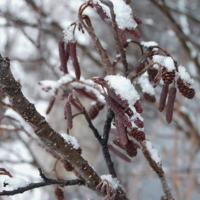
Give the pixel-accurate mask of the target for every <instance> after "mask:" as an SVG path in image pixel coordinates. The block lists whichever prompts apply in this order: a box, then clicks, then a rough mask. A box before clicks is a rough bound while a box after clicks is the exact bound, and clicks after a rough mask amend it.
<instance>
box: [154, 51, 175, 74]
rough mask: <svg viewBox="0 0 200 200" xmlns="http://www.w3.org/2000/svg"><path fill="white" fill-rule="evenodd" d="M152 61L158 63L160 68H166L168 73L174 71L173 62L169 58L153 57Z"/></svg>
mask: <svg viewBox="0 0 200 200" xmlns="http://www.w3.org/2000/svg"><path fill="white" fill-rule="evenodd" d="M153 61H154V62H158V63H160V64H161V65H162V66H164V67H166V68H167V71H168V72H171V71H173V70H175V65H174V61H173V59H172V58H171V57H169V56H162V55H154V56H153Z"/></svg>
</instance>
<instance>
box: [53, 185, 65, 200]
mask: <svg viewBox="0 0 200 200" xmlns="http://www.w3.org/2000/svg"><path fill="white" fill-rule="evenodd" d="M54 194H55V196H56V199H57V200H64V199H65V198H64V193H63V190H62V189H60V188H58V187H57V188H56V189H55V190H54Z"/></svg>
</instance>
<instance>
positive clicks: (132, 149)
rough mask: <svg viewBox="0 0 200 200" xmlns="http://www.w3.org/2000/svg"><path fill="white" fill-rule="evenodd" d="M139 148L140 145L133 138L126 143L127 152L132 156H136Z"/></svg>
mask: <svg viewBox="0 0 200 200" xmlns="http://www.w3.org/2000/svg"><path fill="white" fill-rule="evenodd" d="M137 148H138V145H137V144H136V143H135V142H134V141H133V140H129V141H128V143H127V144H126V145H125V150H126V153H127V154H128V155H129V156H130V157H135V156H136V155H137Z"/></svg>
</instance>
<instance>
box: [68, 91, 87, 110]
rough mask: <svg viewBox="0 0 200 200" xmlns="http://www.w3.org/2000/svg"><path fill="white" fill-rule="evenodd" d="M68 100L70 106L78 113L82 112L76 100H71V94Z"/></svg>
mask: <svg viewBox="0 0 200 200" xmlns="http://www.w3.org/2000/svg"><path fill="white" fill-rule="evenodd" d="M68 100H69V102H70V104H71V105H72V106H74V107H75V108H76V109H77V110H78V111H82V110H83V109H82V107H81V106H80V105H79V104H78V103H77V102H76V100H75V99H74V98H73V96H72V94H70V95H69V96H68Z"/></svg>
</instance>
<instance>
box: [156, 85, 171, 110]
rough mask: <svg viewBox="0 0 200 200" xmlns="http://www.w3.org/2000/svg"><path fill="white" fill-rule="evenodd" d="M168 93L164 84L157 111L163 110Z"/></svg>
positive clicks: (167, 88)
mask: <svg viewBox="0 0 200 200" xmlns="http://www.w3.org/2000/svg"><path fill="white" fill-rule="evenodd" d="M168 91H169V85H168V84H164V85H163V87H162V91H161V94H160V101H159V107H158V110H159V111H160V112H162V111H163V110H164V109H165V104H166V99H167V95H168Z"/></svg>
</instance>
